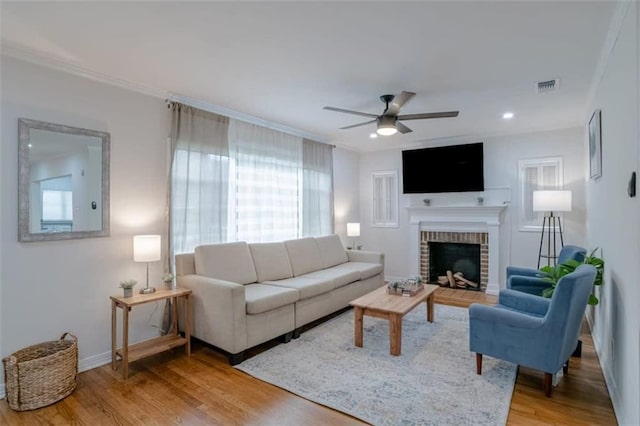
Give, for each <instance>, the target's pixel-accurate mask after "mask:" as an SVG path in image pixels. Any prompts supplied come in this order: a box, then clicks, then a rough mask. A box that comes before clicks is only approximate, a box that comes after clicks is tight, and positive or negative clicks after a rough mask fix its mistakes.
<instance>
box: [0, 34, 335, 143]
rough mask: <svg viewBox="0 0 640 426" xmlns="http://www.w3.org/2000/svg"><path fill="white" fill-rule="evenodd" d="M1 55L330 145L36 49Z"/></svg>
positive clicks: (8, 45) (2, 47) (5, 48)
mask: <svg viewBox="0 0 640 426" xmlns="http://www.w3.org/2000/svg"><path fill="white" fill-rule="evenodd" d="M0 52H1V53H2V55H5V56H9V57H12V58H16V59H20V60H23V61H26V62H30V63H32V64H36V65H40V66H43V67H46V68H51V69H55V70H57V71H62V72H65V73H67V74H72V75H76V76H79V77H84V78H88V79H90V80H93V81H97V82H100V83H105V84H109V85H112V86H116V87H119V88H121V89H125V90H129V91H132V92H136V93H141V94H143V95H148V96H151V97H154V98H159V99H165V100H167V101H175V102H180V103H183V104H185V105H189V106H192V107H194V108H199V109H202V110H205V111H209V112H213V113H216V114H220V115H224V116H226V117H229V118H233V119H237V120H241V121H246V122H248V123H251V124H255V125H258V126H262V127H267V128H269V129H273V130H277V131H280V132H283V133H288V134H291V135H294V136H298V137H302V138H306V139H311V140H314V141H318V142H323V143H329V142H330V141H329V139H328V138H327V137H325V136H322V135H318V134H315V133H312V132H307V131H305V130H301V129H297V128H295V127H290V126H286V125H284V124H279V123H274V122H272V121H269V120H265V119H262V118H260V117H255V116H253V115H250V114H245V113H243V112H239V111H235V110H232V109H229V108H225V107H221V106H218V105H215V104H213V103H211V102H207V101H205V100H202V99H198V98H192V97H189V96H183V95H180V94H178V93H173V92H171V91H169V90H166V89H162V88H158V87H152V86H148V85H145V84H140V83H134V82H131V81H128V80H124V79H122V78H117V77H113V76H111V75H108V74H105V73H103V72H100V71H96V70H93V69H91V68H87V67H85V66H82V65H80V64H77V63H73V62H71V61H69V60H66V59H63V58H60V57H58V56H55V55H52V54H50V53H48V52H44V51H41V50H37V49H32V48H30V47H26V46H23V45H19V44H16V43H13V42H9V41H6V40H3V41H2V43H1V44H0Z"/></svg>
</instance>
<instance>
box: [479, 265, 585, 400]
mask: <svg viewBox="0 0 640 426" xmlns="http://www.w3.org/2000/svg"><path fill="white" fill-rule="evenodd" d="M595 277H596V268H594V267H593V266H591V265H580V266H579V267H578V268H576V270H575V271H574V272H572V273H570V274H567V275H565V276H564V277H562V278H561V279H560V281H558V284H557V285H556V288H555V291H554V293H553V296H552V297H551V299H545V298H542V297H539V296H534V295H531V294H526V293H522V292H518V291H514V290H502V291H501V292H500V296H499V299H498V304H497V305H495V306H485V305H479V304H475V303H474V304H472V305H471V306H470V307H469V349H470V350H471V351H472V352H475V353H476V370H477V373H478V374H481V373H482V355H489V356H492V357H495V358H500V359H503V360H506V361H510V362H513V363H515V364H518V365H523V366H525V367H529V368H533V369H536V370H541V371H543V372H544V392H545V395H546V396H551V379H552V377H553V374H555V373H556V372H558V371H559V370H560V368H561V367H562V368H564V371H565V372H567V370H568V365H569V357H570V356H571V353H572V352H573V350H574V349H575V347H576V344H577V342H578V336H579V335H580V328H581V325H582V317H583V315H584V311H585V309H586V307H587V301H588V299H589V294H590V293H591V290H592V288H593V282H594V280H595Z"/></svg>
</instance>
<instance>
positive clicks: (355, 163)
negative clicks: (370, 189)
mask: <svg viewBox="0 0 640 426" xmlns="http://www.w3.org/2000/svg"><path fill="white" fill-rule="evenodd" d="M333 190H334V197H333V200H334V202H333V204H334V214H335V232H336V234H338V235H340V237H341V238H342V242H343V243H344V244H345V246H349V245H351V243H352V242H353V241H352V240H351V238H347V222H359V221H360V199H359V193H360V172H359V154H358V153H357V152H353V151H350V150H347V149H344V148H338V147H336V148H335V149H334V150H333Z"/></svg>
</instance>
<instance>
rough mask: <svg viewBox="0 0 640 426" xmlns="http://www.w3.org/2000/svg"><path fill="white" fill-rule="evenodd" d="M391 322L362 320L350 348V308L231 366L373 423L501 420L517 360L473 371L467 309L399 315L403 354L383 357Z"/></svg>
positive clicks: (419, 309) (490, 362)
mask: <svg viewBox="0 0 640 426" xmlns="http://www.w3.org/2000/svg"><path fill="white" fill-rule="evenodd" d="M388 324H389V323H388V322H387V321H385V320H381V319H378V318H372V317H364V347H362V348H357V347H355V346H354V345H353V311H351V310H350V311H347V312H345V313H344V314H342V315H340V316H338V317H336V318H333V319H331V320H329V321H327V322H325V323H322V324H320V325H319V326H317V327H315V328H313V329H311V330H309V331H307V332H305V333H303V334H302V336H301V337H300V338H299V339H296V340H292V341H291V342H290V343H288V344H280V345H278V346H276V347H274V348H272V349H270V350H268V351H265V352H263V353H261V354H258V355H256V356H255V357H253V358H250V359H248V360H246V361H245V362H243V363H241V364H239V365H237V366H236V368H238V369H240V370H242V371H244V372H246V373H248V374H250V375H252V376H254V377H256V378H258V379H260V380H263V381H265V382H268V383H271V384H274V385H276V386H278V387H280V388H283V389H286V390H288V391H290V392H292V393H294V394H296V395H299V396H301V397H303V398H306V399H309V400H311V401H313V402H316V403H319V404H322V405H326V406H327V407H331V408H333V409H336V410H338V411H342V412H344V413H347V414H350V415H352V416H354V417H356V418H359V419H361V420H364V421H366V422H368V423H371V424H374V425H471V424H473V425H500V424H505V422H506V420H507V414H508V412H509V405H510V401H511V394H512V393H513V387H514V383H515V378H516V365H514V364H511V363H508V362H505V361H500V360H496V359H493V358H491V357H485V358H484V362H483V368H482V370H483V371H482V375H481V376H478V375H477V374H476V365H475V355H474V354H473V353H471V352H469V319H468V311H467V309H463V308H455V307H450V306H443V305H436V310H435V321H434V322H433V323H431V324H430V323H427V321H426V313H425V308H424V305H422V306H419V307H417V308H416V309H414V310H413V311H412V312H410V313H409V314H407V315H406V316H405V317H404V321H403V326H402V354H401V355H400V356H398V357H394V356H391V355H389V325H388Z"/></svg>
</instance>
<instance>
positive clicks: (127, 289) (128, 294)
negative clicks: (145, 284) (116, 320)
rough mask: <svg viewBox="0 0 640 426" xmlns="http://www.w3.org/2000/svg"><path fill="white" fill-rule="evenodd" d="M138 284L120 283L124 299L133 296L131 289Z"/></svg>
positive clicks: (133, 281) (126, 281)
mask: <svg viewBox="0 0 640 426" xmlns="http://www.w3.org/2000/svg"><path fill="white" fill-rule="evenodd" d="M136 284H138V281H136V280H125V281H121V282H120V287H122V289H123V290H124V297H131V296H133V287H135V286H136Z"/></svg>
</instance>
